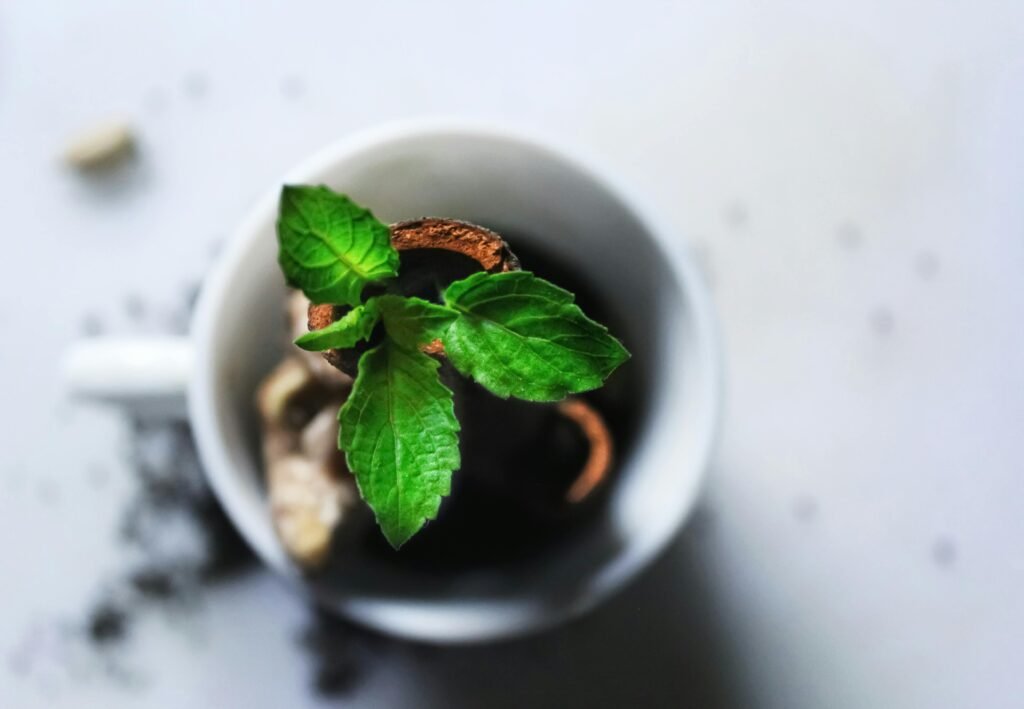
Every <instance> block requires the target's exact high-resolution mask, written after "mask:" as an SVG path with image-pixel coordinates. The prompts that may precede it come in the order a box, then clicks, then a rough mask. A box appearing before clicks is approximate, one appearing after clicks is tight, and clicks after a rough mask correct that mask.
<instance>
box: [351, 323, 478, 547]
mask: <svg viewBox="0 0 1024 709" xmlns="http://www.w3.org/2000/svg"><path fill="white" fill-rule="evenodd" d="M438 366H439V365H438V363H437V362H436V361H435V360H434V359H432V358H430V357H428V356H427V355H425V354H423V353H422V352H419V351H418V350H415V349H409V348H404V347H401V346H400V345H397V344H395V343H394V342H390V341H389V342H385V343H384V344H382V345H379V346H377V347H375V348H373V349H372V350H369V351H367V352H365V353H364V354H363V356H362V357H361V358H360V359H359V373H358V375H357V376H356V380H355V383H354V384H353V386H352V393H351V394H350V395H349V397H348V400H347V401H346V402H345V404H344V406H342V407H341V411H340V412H339V413H338V420H339V422H340V431H339V434H338V445H339V447H340V448H341V449H342V450H344V451H345V457H346V460H347V461H348V466H349V469H350V470H351V471H352V472H353V473H354V474H355V476H356V483H357V484H358V486H359V492H360V494H361V495H362V496H363V499H364V500H366V502H367V504H369V505H370V508H371V509H372V510H373V513H374V515H376V517H377V523H378V524H379V525H380V528H381V531H383V532H384V536H385V537H386V538H387V540H388V542H390V544H391V546H393V547H395V548H396V549H397V548H398V547H400V546H401V545H402V544H404V543H405V542H406V541H407V540H408V539H409V538H410V537H411V536H412V535H413V534H415V533H416V532H417V531H419V529H420V528H421V527H422V526H423V524H424V522H426V520H428V519H434V517H436V516H437V510H438V508H439V507H440V505H441V498H442V497H443V496H445V495H447V494H448V493H449V491H450V490H451V477H452V471H453V470H455V469H456V468H458V467H459V462H460V461H459V438H458V431H459V423H458V421H456V419H455V411H454V407H453V404H452V392H451V390H449V389H448V388H447V387H446V386H444V384H442V383H441V380H440V379H439V378H438V373H437V370H438Z"/></svg>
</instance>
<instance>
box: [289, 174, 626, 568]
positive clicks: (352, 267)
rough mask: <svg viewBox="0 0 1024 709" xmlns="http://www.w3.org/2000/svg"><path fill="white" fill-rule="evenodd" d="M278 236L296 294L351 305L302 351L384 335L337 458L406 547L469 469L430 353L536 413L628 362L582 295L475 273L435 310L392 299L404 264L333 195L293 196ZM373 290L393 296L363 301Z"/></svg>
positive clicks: (361, 373) (390, 536) (294, 192)
mask: <svg viewBox="0 0 1024 709" xmlns="http://www.w3.org/2000/svg"><path fill="white" fill-rule="evenodd" d="M277 236H278V246H279V252H278V261H279V263H280V265H281V269H282V271H283V272H284V275H285V278H286V280H287V282H288V284H289V285H290V286H293V287H295V288H299V289H300V290H302V292H303V293H305V294H306V297H308V298H309V299H310V301H312V302H313V303H315V304H330V305H335V306H350V310H348V312H347V313H345V314H344V315H343V316H342V317H341V318H339V319H338V320H336V321H334V322H332V323H331V324H329V325H327V326H326V327H323V328H321V329H318V330H314V331H312V332H308V333H306V334H304V335H302V336H301V337H299V338H298V339H297V340H296V341H295V344H296V345H298V346H299V347H301V348H303V349H305V350H310V351H326V350H339V349H341V350H344V349H349V348H352V347H355V346H357V345H359V344H360V343H362V342H364V341H370V340H371V336H373V335H374V333H375V332H376V331H382V337H380V338H379V343H378V344H376V345H375V346H373V347H372V348H370V349H368V350H366V351H365V352H363V353H362V355H361V356H360V357H359V363H358V369H357V373H356V378H355V382H354V383H353V385H352V391H351V393H350V395H349V397H348V399H347V400H346V402H345V403H344V404H343V405H342V407H341V410H340V411H339V412H338V421H339V424H340V430H339V435H338V447H339V448H340V449H341V450H342V451H344V452H345V458H346V462H347V463H348V467H349V469H350V470H351V471H352V473H353V474H354V475H355V478H356V483H357V485H358V488H359V492H360V494H361V495H362V497H363V499H364V500H365V501H366V503H367V504H368V505H369V506H370V508H371V509H372V510H373V513H374V515H375V517H376V519H377V523H378V524H379V525H380V528H381V531H382V532H383V533H384V536H385V537H386V538H387V540H388V542H389V543H390V544H391V545H392V546H393V547H394V548H396V549H397V548H398V547H400V546H401V545H402V544H404V543H405V542H406V541H408V540H409V538H411V537H412V536H413V535H414V534H416V532H418V531H419V530H420V529H421V528H422V527H423V525H424V523H425V522H426V521H427V520H431V519H434V518H435V517H436V516H437V512H438V509H439V508H440V505H441V498H443V497H444V496H446V495H447V494H448V493H449V491H450V489H451V476H452V473H453V471H455V470H457V469H458V468H459V465H460V456H459V437H458V434H459V422H458V421H457V420H456V418H455V411H454V404H453V394H452V392H451V390H450V389H448V387H446V386H445V385H444V384H443V383H442V382H441V380H440V377H439V376H438V369H439V366H440V365H439V362H438V361H437V359H435V358H434V357H432V356H431V355H430V354H428V353H427V352H425V351H424V350H427V351H429V352H431V353H437V352H439V351H441V348H443V353H444V355H445V357H447V359H448V361H449V362H450V363H451V365H452V366H453V367H454V368H455V369H456V370H457V371H458V372H460V373H461V374H463V375H465V376H467V377H469V378H471V379H473V380H474V381H476V382H477V383H478V384H480V385H481V386H483V387H484V388H485V389H487V390H488V391H490V392H492V393H493V394H495V395H497V396H499V397H502V398H507V397H510V396H511V397H515V398H518V399H524V400H526V401H560V400H562V399H564V398H565V397H566V396H568V395H570V394H577V393H580V392H584V391H589V390H592V389H596V388H598V387H600V386H601V385H602V384H603V383H604V381H605V379H607V378H608V376H609V375H611V373H612V372H613V371H615V369H616V368H617V367H618V366H619V365H621V364H622V363H623V362H625V361H626V360H627V359H628V358H629V353H628V352H627V351H626V349H625V348H624V347H623V346H622V344H621V343H620V342H619V341H618V340H617V339H615V338H614V337H612V336H611V335H610V334H609V333H608V330H607V328H605V327H604V326H603V325H600V324H598V323H596V322H594V321H593V320H591V319H589V318H588V317H587V316H586V315H584V314H583V311H582V310H580V308H579V306H577V305H576V304H575V302H574V300H575V298H574V296H573V295H572V294H571V293H569V292H568V291H566V290H563V289H561V288H559V287H558V286H556V285H553V284H552V283H549V282H547V281H545V280H543V279H541V278H538V277H537V276H535V275H533V274H532V273H529V272H527V271H509V272H505V273H488V272H478V273H474V274H473V275H471V276H469V277H468V278H464V279H462V280H458V281H455V282H453V283H451V284H449V285H448V286H447V288H445V289H444V291H443V292H442V293H440V294H439V298H438V300H439V302H436V303H435V302H430V301H427V300H424V299H422V298H414V297H405V296H402V295H399V294H398V293H396V292H391V291H394V290H396V288H395V278H396V276H397V275H398V270H399V265H400V264H399V255H398V251H397V250H396V249H395V248H394V246H393V245H392V242H391V236H390V229H389V228H388V226H387V225H386V224H383V223H381V222H380V221H378V220H377V219H376V218H375V217H374V216H373V214H371V213H370V211H369V210H368V209H366V208H364V207H361V206H359V205H357V204H355V203H354V202H353V201H352V200H350V199H349V198H348V197H346V196H345V195H341V194H338V193H336V192H333V191H331V190H330V189H328V188H327V187H323V186H321V187H311V186H285V187H284V189H283V190H282V192H281V203H280V212H279V215H278V221H277ZM370 284H374V285H375V286H378V288H377V289H376V290H378V291H382V294H380V295H374V296H372V297H369V298H366V299H364V297H363V291H364V289H365V288H366V286H368V285H370ZM374 342H377V340H376V339H375V340H374ZM438 344H440V347H438Z"/></svg>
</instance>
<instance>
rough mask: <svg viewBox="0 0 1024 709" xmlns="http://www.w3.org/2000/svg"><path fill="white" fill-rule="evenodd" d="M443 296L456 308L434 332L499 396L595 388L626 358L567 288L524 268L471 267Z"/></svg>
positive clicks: (550, 397)
mask: <svg viewBox="0 0 1024 709" xmlns="http://www.w3.org/2000/svg"><path fill="white" fill-rule="evenodd" d="M444 300H445V303H447V304H448V306H449V307H451V308H453V309H454V310H456V311H458V312H459V318H458V320H456V321H455V322H454V323H452V325H451V326H450V327H449V328H448V330H447V332H446V333H445V335H444V337H443V338H442V342H443V343H444V348H445V352H446V353H447V355H448V359H449V361H451V363H452V365H453V366H454V367H455V368H456V369H457V370H459V371H460V372H462V373H463V374H465V375H466V376H469V377H472V378H473V379H475V380H476V381H477V382H479V383H480V384H481V385H483V386H484V387H486V388H487V389H488V390H490V391H491V392H493V393H494V394H497V395H498V396H501V397H508V396H514V397H516V398H519V399H526V400H528V401H557V400H559V399H563V398H565V397H566V396H567V395H568V394H575V393H578V392H582V391H588V390H590V389H596V388H597V387H599V386H601V384H602V383H603V382H604V380H605V379H606V378H608V376H609V375H610V374H611V373H612V372H613V371H614V370H615V369H616V368H617V367H618V366H619V365H620V364H622V363H623V362H625V361H626V360H627V359H628V358H629V353H628V352H627V351H626V348H625V347H623V346H622V344H621V343H620V342H619V341H618V340H616V339H615V338H614V337H612V336H611V335H609V334H608V330H607V329H606V328H605V327H604V326H603V325H599V324H598V323H596V322H594V321H593V320H590V319H589V318H588V317H587V316H586V315H584V314H583V311H582V310H580V308H579V306H577V305H576V304H575V303H574V302H573V301H574V296H573V295H572V294H571V293H569V292H568V291H566V290H563V289H561V288H559V287H558V286H555V285H553V284H551V283H548V282H547V281H545V280H542V279H540V278H537V277H536V276H534V275H533V274H532V273H529V272H527V271H512V272H509V273H499V274H489V273H486V272H479V273H474V274H473V275H472V276H470V277H469V278H465V279H463V280H461V281H456V282H454V283H452V284H451V285H450V286H448V288H447V290H446V291H445V293H444Z"/></svg>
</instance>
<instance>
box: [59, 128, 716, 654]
mask: <svg viewBox="0 0 1024 709" xmlns="http://www.w3.org/2000/svg"><path fill="white" fill-rule="evenodd" d="M281 182H282V183H293V184H302V183H323V184H327V185H329V186H330V187H332V188H334V189H336V190H339V191H341V192H345V193H348V194H350V195H352V197H353V198H354V199H355V200H357V201H359V202H361V203H363V204H367V205H370V206H372V208H373V210H374V212H375V213H376V214H377V216H378V217H380V218H381V219H382V220H384V221H388V222H393V221H399V220H403V219H410V218H413V217H420V216H443V217H452V218H457V219H464V220H467V221H470V222H475V223H480V224H484V225H488V226H492V227H494V228H497V229H498V230H503V229H504V230H508V231H509V232H510V233H514V234H516V237H515V238H516V239H517V241H518V240H535V241H536V240H541V241H542V243H540V244H539V246H540V248H541V249H543V250H544V251H546V252H549V253H552V254H554V255H555V256H558V257H561V259H562V260H564V261H569V262H571V263H572V264H574V265H575V266H576V267H577V268H578V269H580V272H581V273H582V274H583V276H584V277H585V278H586V280H588V281H590V282H591V283H593V284H594V285H595V286H596V287H597V288H598V289H601V290H602V291H603V295H604V296H605V300H606V301H607V304H608V306H609V307H610V308H611V310H612V311H613V312H614V313H615V314H616V315H617V320H618V321H619V322H622V323H624V327H625V329H626V331H624V332H619V333H617V334H619V335H621V336H622V337H623V339H624V340H626V341H627V342H628V343H629V344H630V346H631V349H632V352H633V360H632V362H631V364H630V366H633V367H639V368H642V370H641V371H642V376H641V377H639V381H640V382H641V385H640V386H642V388H643V391H642V392H640V394H642V396H641V398H642V400H644V401H645V409H644V412H643V423H642V427H641V430H640V432H639V435H638V437H637V440H636V441H635V443H634V445H633V446H632V448H631V450H630V451H629V452H628V454H627V455H626V457H625V458H624V459H623V460H621V461H620V465H619V468H618V479H617V480H616V482H615V488H614V492H613V494H612V496H611V498H610V500H609V504H608V505H607V506H606V508H605V509H604V510H603V512H602V513H601V517H600V519H599V520H598V521H597V523H596V524H594V525H592V526H591V527H590V528H588V530H589V531H588V532H587V533H586V534H583V535H580V536H579V538H578V539H576V540H575V541H573V542H571V543H569V544H568V545H567V546H564V547H560V548H558V550H557V551H556V552H554V553H553V554H546V555H543V556H542V557H540V558H538V559H535V560H532V561H530V562H528V563H526V564H518V565H515V566H510V567H509V568H507V569H503V568H499V569H495V570H491V571H488V572H483V573H482V572H476V573H472V574H468V573H467V574H453V575H451V576H447V577H446V576H441V577H439V576H438V575H436V574H434V575H431V576H428V577H426V578H424V577H423V576H421V575H419V574H415V573H413V572H411V571H403V570H401V568H400V567H396V566H394V565H388V566H387V567H386V568H383V567H366V568H351V569H350V570H349V571H350V573H346V574H343V575H340V576H339V575H335V576H333V577H332V578H331V580H330V582H329V583H324V584H321V585H320V586H319V587H317V588H312V587H311V586H310V585H309V584H308V583H306V582H305V581H304V580H303V577H302V575H301V573H300V572H299V570H298V569H297V568H296V567H295V566H294V565H293V564H292V563H291V562H290V561H289V559H288V557H287V555H286V554H285V552H284V550H283V549H282V547H281V545H280V544H279V542H278V540H277V537H276V536H275V533H274V530H273V527H272V524H271V517H270V514H269V510H268V504H267V499H266V496H265V494H264V489H263V486H262V484H261V478H262V474H261V470H260V462H259V456H258V453H257V451H258V445H257V440H256V435H257V434H256V430H257V427H256V419H255V412H254V409H253V392H254V390H255V388H256V385H257V382H258V381H259V380H260V378H261V377H262V376H263V375H264V374H265V373H266V372H267V371H268V370H269V368H270V367H271V366H272V365H273V364H274V363H275V362H276V361H277V360H278V359H279V358H280V356H281V353H282V333H281V331H280V329H279V327H278V324H277V323H278V320H277V318H275V317H274V314H275V313H277V312H279V311H280V309H281V307H282V302H283V299H284V297H285V285H284V281H283V278H282V276H281V274H280V272H279V270H278V266H277V261H276V254H277V243H276V239H275V232H274V221H275V217H276V212H277V202H278V196H279V190H280V187H281V185H280V184H275V185H272V186H271V188H270V190H269V192H268V194H267V196H266V197H265V198H264V199H263V200H262V201H261V202H260V203H259V204H258V205H257V206H256V208H255V209H254V210H253V211H252V212H251V213H250V214H249V215H248V216H247V217H246V218H245V220H244V221H243V222H242V223H241V225H240V226H239V228H238V230H237V231H236V232H235V234H234V236H233V238H232V239H231V241H230V243H229V244H228V246H227V248H226V249H225V250H224V252H223V254H222V255H221V257H220V260H219V261H218V263H217V264H216V265H215V267H214V269H213V270H212V272H211V273H210V276H209V278H208V280H207V281H206V282H205V283H204V285H203V289H202V292H201V296H200V299H199V303H198V306H197V310H196V314H195V319H194V322H193V326H192V332H191V335H190V336H189V337H187V338H182V339H180V340H179V339H173V338H162V339H159V340H134V341H124V340H110V339H103V338H99V339H94V340H88V341H84V342H82V343H80V344H79V345H77V346H76V347H75V348H73V349H72V351H71V352H69V354H68V357H67V359H66V367H65V371H66V376H67V379H68V382H69V385H70V387H71V389H72V391H73V392H74V393H76V394H78V395H81V396H84V397H88V398H92V399H102V400H108V401H115V402H118V403H123V404H126V405H129V406H133V407H135V408H136V409H137V410H142V409H144V410H147V411H149V412H150V413H154V414H160V415H166V414H174V413H176V412H180V413H183V414H187V416H188V418H189V419H190V421H191V424H192V426H193V428H194V431H195V436H196V440H197V444H198V447H199V453H200V456H201V459H202V462H203V464H204V466H205V469H206V474H207V476H208V477H209V481H210V484H211V486H212V487H213V490H214V491H215V493H216V495H217V497H218V498H219V499H220V501H221V503H222V504H223V506H224V508H225V509H226V511H227V513H228V515H229V516H230V518H231V519H232V520H233V522H234V523H235V525H236V526H237V527H238V529H239V531H240V532H241V534H242V535H243V536H244V537H245V539H246V540H248V542H249V543H250V544H251V545H252V547H253V548H254V549H255V550H256V552H257V554H259V556H260V557H261V558H262V559H263V561H264V562H266V564H267V565H268V566H270V567H271V568H273V569H274V570H275V571H277V572H278V573H280V574H281V575H282V576H284V577H286V578H288V579H290V580H292V581H294V582H295V583H296V585H298V586H299V587H300V588H302V589H304V590H306V591H309V592H313V593H314V594H315V595H316V596H317V597H318V599H319V600H320V601H322V602H324V603H325V604H327V605H329V606H330V607H333V608H335V609H336V610H338V611H339V612H341V613H343V614H344V615H346V616H348V617H350V618H352V619H354V620H356V621H358V622H360V623H364V624H366V625H368V626H372V627H374V628H377V629H379V630H381V631H384V632H387V633H391V634H394V635H398V636H403V637H407V638H415V639H419V640H427V641H433V642H467V641H483V640H489V639H497V638H502V637H507V636H512V635H517V634H522V633H526V632H529V631H534V630H537V629H540V628H544V627H548V626H551V625H553V624H555V623H558V622H560V621H563V620H565V619H567V618H570V617H573V616H576V615H579V614H580V613H583V612H584V611H586V610H588V609H590V608H592V607H593V606H595V605H596V604H597V603H598V602H600V601H601V600H602V599H605V598H607V597H608V596H609V595H610V594H611V593H613V592H614V591H616V590H617V589H619V588H621V587H622V586H623V585H624V584H625V583H627V582H628V581H629V580H630V579H632V578H633V577H635V576H636V575H637V573H638V572H639V571H640V570H641V569H643V568H644V567H645V566H646V565H647V564H649V563H650V562H651V560H652V559H653V558H654V556H655V555H656V554H658V552H659V551H661V550H662V549H664V547H665V546H666V544H667V543H668V542H669V540H670V539H671V538H672V536H673V535H674V534H675V532H676V531H677V530H678V529H679V528H680V526H681V524H682V523H683V521H684V520H685V519H686V517H687V515H688V514H689V512H690V510H691V509H692V507H693V503H694V501H695V499H696V497H697V494H698V490H699V488H700V484H701V481H702V479H703V476H704V472H705V469H706V467H707V464H708V459H709V456H710V453H711V449H712V445H713V443H714V439H715V435H716V430H717V425H718V420H719V408H720V404H721V391H720V390H721V360H720V355H719V344H718V338H717V332H716V327H715V322H714V317H713V313H712V308H711V304H710V300H709V297H708V294H707V292H706V290H705V286H704V284H703V282H702V280H701V278H700V276H699V274H698V271H697V269H696V268H695V267H694V264H693V262H692V260H691V259H690V257H689V256H688V255H687V252H686V250H685V248H684V246H683V243H682V239H681V237H680V235H679V234H677V233H675V232H674V230H672V229H671V228H670V227H669V226H668V224H667V223H666V222H664V221H662V220H660V219H659V218H658V217H657V216H656V215H655V214H654V213H653V212H652V211H651V210H650V209H649V208H648V207H647V206H645V205H643V204H642V203H641V202H640V201H639V200H637V199H636V198H635V196H634V195H633V194H632V193H631V192H630V191H629V190H627V189H625V188H624V187H623V186H622V185H621V184H619V182H618V180H616V179H613V177H612V175H611V174H610V173H609V172H607V171H604V170H601V169H599V168H597V167H595V166H594V165H593V164H592V163H591V162H590V161H588V160H584V159H582V158H581V157H579V155H577V154H576V153H575V152H568V151H566V150H565V149H564V148H561V147H556V146H554V145H552V144H550V143H547V142H543V141H540V140H537V139H535V138H533V137H528V136H524V135H523V134H521V133H518V132H513V131H509V130H506V129H503V128H495V127H493V126H482V125H478V124H473V123H466V122H463V121H447V120H430V121H422V120H421V121H413V122H406V123H402V124H397V125H392V126H387V127H384V128H381V129H377V130H372V131H369V132H366V133H362V134H359V135H357V136H354V137H352V138H349V139H346V140H343V141H341V142H339V143H337V144H335V145H331V146H329V147H327V148H325V149H324V150H322V151H320V152H319V153H317V154H316V155H315V156H313V157H312V159H310V160H308V161H307V162H305V163H303V164H302V165H300V166H299V167H298V168H296V169H295V170H292V171H291V172H290V173H288V174H287V175H285V176H284V177H283V178H282V181H281ZM531 245H533V244H531ZM514 247H515V244H513V248H514ZM186 400H187V409H186V406H184V404H185V403H186ZM457 474H458V473H456V475H457Z"/></svg>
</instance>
